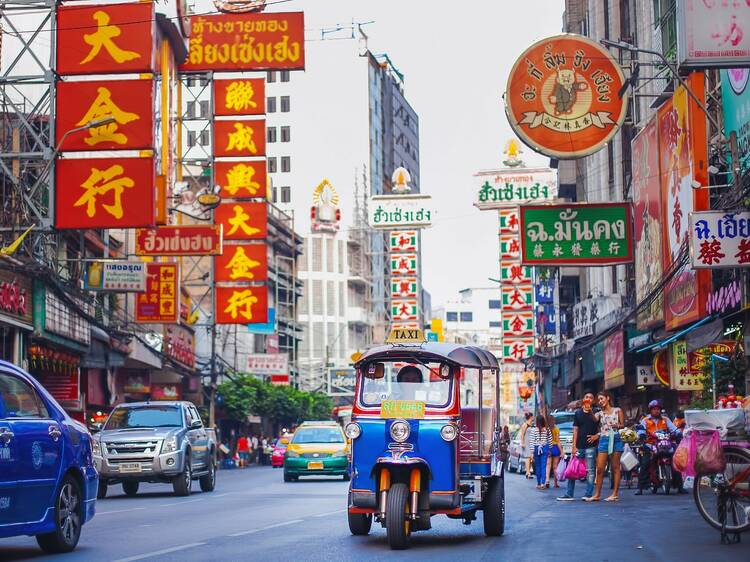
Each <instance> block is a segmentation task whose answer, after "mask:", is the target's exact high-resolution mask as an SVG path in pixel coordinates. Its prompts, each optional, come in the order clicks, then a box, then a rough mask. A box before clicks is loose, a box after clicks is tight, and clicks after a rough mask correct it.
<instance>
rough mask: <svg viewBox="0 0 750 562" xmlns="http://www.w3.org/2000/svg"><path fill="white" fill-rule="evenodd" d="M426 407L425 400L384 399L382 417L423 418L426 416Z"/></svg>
mask: <svg viewBox="0 0 750 562" xmlns="http://www.w3.org/2000/svg"><path fill="white" fill-rule="evenodd" d="M424 407H425V403H424V402H418V401H416V400H383V403H382V404H380V417H381V418H403V419H406V420H416V419H419V420H421V419H422V418H424Z"/></svg>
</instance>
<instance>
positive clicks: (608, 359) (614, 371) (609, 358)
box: [604, 330, 625, 388]
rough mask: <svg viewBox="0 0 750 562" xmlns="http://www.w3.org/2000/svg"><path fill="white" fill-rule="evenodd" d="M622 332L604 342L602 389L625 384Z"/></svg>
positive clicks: (619, 331)
mask: <svg viewBox="0 0 750 562" xmlns="http://www.w3.org/2000/svg"><path fill="white" fill-rule="evenodd" d="M623 343H624V336H623V332H622V330H618V331H617V332H615V333H614V334H612V335H611V336H609V337H608V338H607V339H606V340H604V388H617V387H618V386H622V385H624V384H625V355H624V353H625V351H624V349H625V348H624V345H623Z"/></svg>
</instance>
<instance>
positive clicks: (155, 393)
mask: <svg viewBox="0 0 750 562" xmlns="http://www.w3.org/2000/svg"><path fill="white" fill-rule="evenodd" d="M151 400H182V389H181V388H180V384H179V383H164V382H162V383H154V384H152V385H151Z"/></svg>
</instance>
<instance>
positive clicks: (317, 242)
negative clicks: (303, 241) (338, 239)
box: [312, 238, 323, 314]
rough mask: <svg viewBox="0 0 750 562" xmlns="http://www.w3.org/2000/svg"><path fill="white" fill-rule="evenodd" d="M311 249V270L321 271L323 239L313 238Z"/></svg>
mask: <svg viewBox="0 0 750 562" xmlns="http://www.w3.org/2000/svg"><path fill="white" fill-rule="evenodd" d="M312 247H313V250H312V270H313V271H323V239H322V238H313V243H312ZM321 314H322V313H321Z"/></svg>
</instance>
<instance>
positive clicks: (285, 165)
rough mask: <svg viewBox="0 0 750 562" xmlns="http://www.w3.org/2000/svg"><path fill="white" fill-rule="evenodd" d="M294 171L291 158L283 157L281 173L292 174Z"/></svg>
mask: <svg viewBox="0 0 750 562" xmlns="http://www.w3.org/2000/svg"><path fill="white" fill-rule="evenodd" d="M291 170H292V159H291V158H290V157H289V156H282V157H281V171H282V172H290V171H291Z"/></svg>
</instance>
